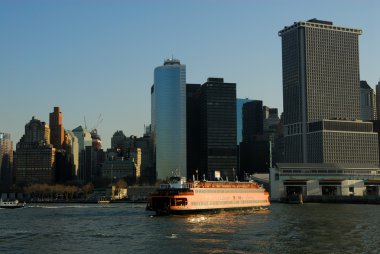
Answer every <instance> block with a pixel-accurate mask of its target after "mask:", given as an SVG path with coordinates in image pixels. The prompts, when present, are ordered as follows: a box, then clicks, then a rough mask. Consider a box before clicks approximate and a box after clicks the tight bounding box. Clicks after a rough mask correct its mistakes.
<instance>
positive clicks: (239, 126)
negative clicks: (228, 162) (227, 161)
mask: <svg viewBox="0 0 380 254" xmlns="http://www.w3.org/2000/svg"><path fill="white" fill-rule="evenodd" d="M250 101H252V100H251V99H248V98H245V99H241V98H237V99H236V135H237V136H236V143H237V145H239V144H240V142H242V141H243V105H244V103H246V102H250Z"/></svg>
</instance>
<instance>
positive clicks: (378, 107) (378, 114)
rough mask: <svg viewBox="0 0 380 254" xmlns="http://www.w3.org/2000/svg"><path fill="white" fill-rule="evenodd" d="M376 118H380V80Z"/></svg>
mask: <svg viewBox="0 0 380 254" xmlns="http://www.w3.org/2000/svg"><path fill="white" fill-rule="evenodd" d="M376 119H377V120H380V81H379V82H378V83H377V85H376Z"/></svg>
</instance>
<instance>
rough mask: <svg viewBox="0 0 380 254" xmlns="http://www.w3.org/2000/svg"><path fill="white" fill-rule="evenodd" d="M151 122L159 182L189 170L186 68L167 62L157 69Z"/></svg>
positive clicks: (153, 87)
mask: <svg viewBox="0 0 380 254" xmlns="http://www.w3.org/2000/svg"><path fill="white" fill-rule="evenodd" d="M151 121H152V138H153V144H154V161H155V167H156V174H157V178H158V179H165V178H167V177H170V176H171V175H172V172H173V171H176V170H178V171H179V172H180V174H181V175H183V176H185V175H186V174H187V168H186V66H185V65H182V64H181V63H180V61H179V60H176V59H168V60H165V62H164V65H162V66H159V67H157V68H155V70H154V84H153V86H152V89H151Z"/></svg>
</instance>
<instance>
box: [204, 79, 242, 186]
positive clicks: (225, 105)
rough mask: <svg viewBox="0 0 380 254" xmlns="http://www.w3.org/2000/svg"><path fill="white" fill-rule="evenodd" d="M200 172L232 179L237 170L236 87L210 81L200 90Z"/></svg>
mask: <svg viewBox="0 0 380 254" xmlns="http://www.w3.org/2000/svg"><path fill="white" fill-rule="evenodd" d="M201 117H202V118H201V121H202V124H201V155H202V159H201V172H200V174H199V175H200V176H201V175H202V174H205V175H206V177H208V178H209V179H212V178H214V176H215V172H217V171H219V172H220V174H221V177H222V178H224V179H226V177H228V179H229V180H231V179H234V176H235V174H236V170H237V154H236V153H237V151H236V150H237V149H236V84H235V83H224V80H223V78H209V79H208V80H207V82H206V83H204V84H203V85H202V87H201Z"/></svg>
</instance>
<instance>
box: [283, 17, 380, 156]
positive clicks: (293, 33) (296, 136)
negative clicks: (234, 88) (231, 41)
mask: <svg viewBox="0 0 380 254" xmlns="http://www.w3.org/2000/svg"><path fill="white" fill-rule="evenodd" d="M361 33H362V31H361V30H359V29H353V28H346V27H338V26H334V25H333V23H332V22H329V21H322V20H317V19H311V20H309V21H306V22H296V23H294V24H293V25H291V26H287V27H285V28H284V29H283V30H281V31H280V32H279V36H281V38H282V65H283V98H284V100H283V101H284V135H285V137H284V145H285V161H286V162H303V163H308V162H314V163H318V162H322V163H326V162H331V163H337V162H347V163H376V159H375V158H374V157H373V156H374V155H375V154H377V148H376V147H377V146H376V142H377V141H375V139H376V140H377V137H376V135H377V134H375V133H373V132H372V125H371V124H369V125H370V126H369V125H368V124H364V123H362V122H360V121H355V122H352V120H355V119H360V98H359V96H360V91H359V89H360V86H359V82H360V80H359V45H358V40H359V35H360V34H361ZM325 119H329V121H325ZM331 147H334V149H333V150H334V151H330V150H328V148H331ZM331 152H332V153H333V154H331ZM329 153H330V154H329ZM352 154H356V156H355V157H352V156H351V155H352ZM369 157H371V159H370V160H368V158H369ZM376 157H377V156H376ZM377 163H378V160H377Z"/></svg>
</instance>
